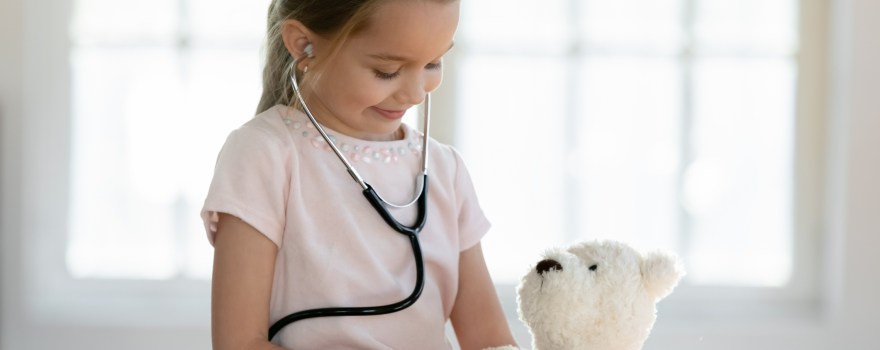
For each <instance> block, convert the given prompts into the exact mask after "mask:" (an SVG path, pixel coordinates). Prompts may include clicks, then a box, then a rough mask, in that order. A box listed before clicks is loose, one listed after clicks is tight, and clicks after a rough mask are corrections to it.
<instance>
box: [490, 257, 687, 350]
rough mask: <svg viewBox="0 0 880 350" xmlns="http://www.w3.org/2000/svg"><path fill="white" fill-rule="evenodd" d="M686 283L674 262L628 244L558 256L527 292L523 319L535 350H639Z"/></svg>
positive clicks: (521, 299) (545, 263) (524, 285)
mask: <svg viewBox="0 0 880 350" xmlns="http://www.w3.org/2000/svg"><path fill="white" fill-rule="evenodd" d="M682 276H684V270H683V268H682V266H681V263H680V262H679V260H678V258H677V257H675V256H674V255H672V254H670V253H667V252H662V251H653V252H649V253H645V254H642V253H640V252H638V251H636V250H635V249H633V248H631V247H630V246H628V245H626V244H623V243H620V242H615V241H589V242H582V243H578V244H574V245H571V246H569V247H567V248H564V249H562V248H554V249H550V250H548V251H546V252H545V254H544V256H543V259H542V260H541V261H539V262H538V263H537V264H535V266H534V267H533V268H532V269H530V271H529V272H528V273H527V274H526V275H525V277H523V279H522V282H521V283H520V285H519V288H518V290H517V293H518V297H517V302H518V304H519V317H520V320H522V321H523V322H524V323H525V324H526V326H528V327H529V330H530V332H531V333H532V347H533V348H534V349H535V350H639V349H641V348H642V345H643V344H644V342H645V340H646V339H647V338H648V334H649V333H650V332H651V328H652V327H653V326H654V321H655V320H656V312H657V311H656V307H655V305H656V303H657V302H658V301H659V300H660V299H663V298H664V297H666V296H667V295H669V293H671V292H672V289H673V288H675V286H676V285H677V284H678V281H679V280H680V279H681V277H682ZM493 349H494V350H502V349H516V348H514V347H502V348H493Z"/></svg>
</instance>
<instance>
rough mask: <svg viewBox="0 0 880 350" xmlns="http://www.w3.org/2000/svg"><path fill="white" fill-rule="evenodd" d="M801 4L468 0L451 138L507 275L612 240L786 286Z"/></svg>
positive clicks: (499, 272) (716, 276) (755, 284)
mask: <svg viewBox="0 0 880 350" xmlns="http://www.w3.org/2000/svg"><path fill="white" fill-rule="evenodd" d="M798 5H799V4H798V3H797V2H796V1H794V0H774V1H757V0H750V1H721V0H682V1H679V0H659V1H658V0H650V1H648V0H618V1H600V0H588V1H581V0H553V1H542V2H535V1H526V0H515V1H510V0H503V1H502V0H486V1H468V2H463V3H462V6H463V10H462V15H463V16H462V22H461V26H460V30H459V35H458V36H459V37H458V40H457V41H458V42H457V45H456V50H457V51H456V55H457V56H456V60H457V61H456V65H457V67H458V69H459V71H458V74H457V75H456V76H455V78H454V79H456V83H457V84H456V85H457V86H456V91H457V92H456V98H457V99H458V105H457V115H458V119H457V124H456V140H457V143H458V145H459V147H460V148H461V149H462V151H463V153H464V154H465V155H466V156H467V158H468V159H469V160H470V162H469V167H470V170H471V172H472V175H473V177H474V179H475V183H476V185H477V190H478V192H479V194H480V198H481V201H482V202H483V203H482V204H483V206H484V209H485V210H486V212H487V214H488V215H489V216H490V217H491V218H492V219H493V222H494V224H495V226H494V229H493V234H492V235H490V236H488V237H487V239H486V243H485V244H484V245H485V246H486V248H485V250H486V254H487V260H488V261H489V264H490V265H491V268H492V269H493V274H494V276H495V278H496V282H498V281H500V282H506V283H511V284H515V283H516V282H517V281H518V280H519V278H520V277H521V275H522V273H523V272H524V269H525V268H526V267H527V262H523V261H522V259H523V256H537V254H538V253H540V251H539V250H537V249H543V248H545V247H549V246H550V245H554V244H565V243H570V242H572V241H575V240H582V239H589V238H609V239H618V240H623V241H626V242H629V243H631V244H633V245H635V246H637V247H641V248H655V247H661V248H667V249H671V250H673V251H676V252H678V253H679V255H681V256H682V258H683V260H684V261H685V264H686V268H687V270H688V272H689V274H688V276H687V280H686V283H687V284H689V285H693V286H737V287H748V288H771V289H773V288H779V287H784V286H788V285H790V283H791V282H792V278H793V276H794V262H795V254H794V249H795V240H796V239H797V237H798V236H797V233H796V232H794V226H793V225H794V224H793V223H794V214H795V213H796V212H797V210H799V209H798V208H797V207H796V206H795V203H794V202H793V188H794V186H795V185H796V182H797V181H798V178H797V177H796V176H795V175H796V174H795V172H794V171H793V169H794V166H795V165H794V157H795V152H796V150H795V149H794V146H793V145H794V141H795V130H796V123H797V118H798V116H797V115H796V114H795V104H796V101H795V97H796V95H797V90H796V89H797V86H798V79H799V76H798V74H797V73H798V68H799V66H798V65H799V61H798V48H799V38H798V20H799V8H798ZM512 198H513V199H512ZM529 254H531V255H529ZM744 256H748V257H749V258H748V259H742V257H744Z"/></svg>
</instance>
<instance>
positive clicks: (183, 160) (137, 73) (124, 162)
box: [68, 48, 259, 278]
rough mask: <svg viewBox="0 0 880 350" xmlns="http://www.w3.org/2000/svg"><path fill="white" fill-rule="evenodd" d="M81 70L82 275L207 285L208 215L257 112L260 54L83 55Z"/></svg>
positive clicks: (77, 143) (75, 233)
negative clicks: (225, 153)
mask: <svg viewBox="0 0 880 350" xmlns="http://www.w3.org/2000/svg"><path fill="white" fill-rule="evenodd" d="M71 60H72V72H73V84H74V85H73V89H72V91H73V92H74V96H73V101H74V111H73V118H74V121H73V128H74V130H73V149H72V185H71V188H72V191H73V193H72V195H71V201H72V202H71V223H70V225H71V230H70V237H69V238H70V245H69V249H68V267H69V268H70V271H71V273H72V275H74V276H75V277H100V278H171V277H176V276H194V275H198V276H199V277H208V275H209V273H210V266H209V264H210V261H211V258H210V257H211V251H210V246H209V245H208V244H207V242H206V239H205V237H204V229H203V228H202V224H201V222H200V220H199V218H198V211H199V209H200V207H201V204H202V201H203V200H204V194H205V192H206V190H207V186H208V183H209V182H210V178H211V174H212V171H213V165H214V160H215V159H216V155H217V150H219V149H220V146H221V145H222V142H223V141H224V139H225V136H226V134H227V133H228V131H229V130H232V129H233V128H235V127H236V126H237V125H238V124H240V123H241V122H243V121H244V120H246V119H247V117H248V116H249V115H252V114H253V111H254V109H255V104H256V103H255V102H254V101H256V100H257V96H256V94H255V93H256V92H258V91H259V86H258V85H257V79H258V77H259V74H258V69H257V67H258V65H259V61H258V59H257V57H256V54H255V53H246V54H243V53H240V52H235V51H213V52H211V51H201V52H196V53H193V54H191V55H187V54H184V53H182V52H180V51H178V50H175V49H171V48H125V49H101V48H84V49H77V50H75V51H73V53H72V57H71ZM230 67H236V68H237V69H230ZM220 72H222V74H221V73H220ZM145 261H149V262H150V263H149V264H146V263H144V262H145Z"/></svg>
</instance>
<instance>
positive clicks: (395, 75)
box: [373, 69, 400, 80]
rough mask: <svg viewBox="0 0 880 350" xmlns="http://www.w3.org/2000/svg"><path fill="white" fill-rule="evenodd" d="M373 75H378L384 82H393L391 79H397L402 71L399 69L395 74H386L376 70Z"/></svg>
mask: <svg viewBox="0 0 880 350" xmlns="http://www.w3.org/2000/svg"><path fill="white" fill-rule="evenodd" d="M373 73H375V74H376V78H379V79H382V80H391V79H394V78H397V76H399V75H400V70H399V69H398V70H397V71H395V72H393V73H386V72H383V71H381V70H378V69H374V70H373Z"/></svg>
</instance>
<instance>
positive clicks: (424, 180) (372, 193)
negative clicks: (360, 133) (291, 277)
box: [269, 45, 431, 340]
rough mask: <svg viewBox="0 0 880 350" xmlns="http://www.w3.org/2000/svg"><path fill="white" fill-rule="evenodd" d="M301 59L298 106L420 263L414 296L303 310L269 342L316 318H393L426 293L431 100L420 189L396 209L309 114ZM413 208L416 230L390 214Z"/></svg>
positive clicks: (293, 79) (277, 326)
mask: <svg viewBox="0 0 880 350" xmlns="http://www.w3.org/2000/svg"><path fill="white" fill-rule="evenodd" d="M305 52H306V54H307V56H308V57H311V45H309V46H307V47H306V50H305ZM301 58H302V57H300V58H296V59H294V60H293V68H292V71H291V74H290V83H291V85H292V86H293V91H294V95H296V99H297V102H298V103H299V105H300V106H302V109H303V111H304V112H305V114H306V116H307V117H308V118H309V121H311V123H312V124H313V125H314V126H315V129H317V130H318V133H320V134H321V137H322V138H323V139H324V141H326V142H327V144H328V145H329V146H330V149H332V150H333V153H335V154H336V157H338V158H339V160H340V161H342V164H343V165H345V168H346V170H347V171H348V174H349V175H351V177H352V179H354V181H355V182H357V183H358V185H360V186H361V188H362V189H363V194H364V197H366V198H367V201H369V202H370V205H372V206H373V208H374V209H375V210H376V212H377V213H379V216H381V217H382V219H383V220H385V222H386V223H387V224H388V226H390V227H391V228H393V229H394V230H395V231H397V232H399V233H401V234H403V235H405V236H407V238H409V241H410V245H411V246H412V252H413V257H414V259H415V262H416V285H415V287H414V288H413V291H412V293H411V294H410V295H409V296H407V297H406V298H404V299H403V300H401V301H398V302H396V303H392V304H387V305H379V306H363V307H327V308H319V309H309V310H303V311H299V312H295V313H292V314H289V315H287V316H285V317H283V318H281V319H280V320H278V321H276V322H275V323H274V324H272V326H271V327H269V340H272V338H274V337H275V334H277V333H278V332H279V331H280V330H281V329H282V328H284V327H285V326H287V325H289V324H291V323H293V322H296V321H299V320H304V319H307V318H315V317H328V316H370V315H383V314H389V313H392V312H397V311H400V310H403V309H406V308H407V307H409V306H411V305H412V304H414V303H415V302H416V300H418V298H419V296H420V295H421V294H422V290H423V289H424V287H425V266H424V261H423V258H422V249H421V246H420V245H419V237H418V235H419V232H420V231H421V230H422V227H424V226H425V219H426V218H427V216H428V215H427V214H428V213H427V204H428V203H427V201H428V126H429V124H430V123H429V122H430V117H431V96H430V94H429V95H426V96H425V102H424V106H423V107H424V118H425V121H424V123H425V124H424V131H423V133H424V135H423V136H424V137H423V141H422V172H421V174H419V176H420V177H419V178H417V179H416V183H417V186H418V188H417V189H416V191H415V197H414V198H413V199H412V200H411V201H410V202H408V203H406V204H403V205H395V204H392V203H389V202H387V201H386V200H384V199H383V198H382V197H381V196H379V194H378V193H376V190H375V189H373V187H372V186H370V184H368V183H367V182H366V181H364V179H363V177H361V175H360V174H359V173H358V172H357V170H355V168H354V167H353V166H352V165H351V163H350V162H349V161H348V159H346V157H345V155H343V154H342V152H341V151H340V150H339V148H337V147H336V144H334V143H333V140H331V138H330V136H329V135H327V133H326V132H325V131H324V128H323V127H322V126H321V125H320V124H319V123H318V121H317V120H316V119H315V116H314V115H313V114H312V112H311V111H310V110H309V107H308V106H307V105H306V102H305V100H303V97H302V93H300V88H299V83H298V81H297V80H298V77H297V74H296V67H297V64H298V63H299V61H300V59H301ZM413 204H416V205H417V208H418V212H417V216H416V222H415V223H414V224H413V225H412V226H408V225H404V224H401V223H400V222H399V221H397V219H395V218H394V216H392V215H391V213H390V212H388V207H394V208H404V207H409V206H411V205H413Z"/></svg>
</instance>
